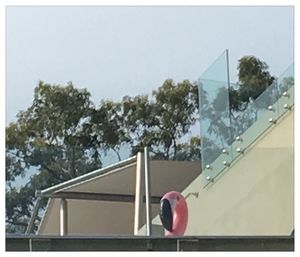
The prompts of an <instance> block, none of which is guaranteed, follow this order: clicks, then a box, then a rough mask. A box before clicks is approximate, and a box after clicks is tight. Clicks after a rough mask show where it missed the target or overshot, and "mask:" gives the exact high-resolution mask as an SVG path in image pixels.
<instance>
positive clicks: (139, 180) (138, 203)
mask: <svg viewBox="0 0 300 257" xmlns="http://www.w3.org/2000/svg"><path fill="white" fill-rule="evenodd" d="M143 169H144V168H143V154H142V153H141V152H138V153H137V156H136V175H135V208H134V235H138V233H139V229H140V226H141V222H142V214H143V198H144V191H143V190H144V172H143Z"/></svg>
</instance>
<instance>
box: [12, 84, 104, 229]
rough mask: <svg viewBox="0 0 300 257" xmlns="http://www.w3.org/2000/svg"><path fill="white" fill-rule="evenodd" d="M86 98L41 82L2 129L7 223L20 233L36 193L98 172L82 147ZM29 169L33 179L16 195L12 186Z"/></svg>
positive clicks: (69, 88)
mask: <svg viewBox="0 0 300 257" xmlns="http://www.w3.org/2000/svg"><path fill="white" fill-rule="evenodd" d="M89 98H90V94H89V93H88V92H87V91H86V90H85V89H84V90H78V89H75V88H74V87H73V85H72V83H69V84H68V85H67V86H66V87H62V86H56V85H54V86H51V85H49V84H45V83H43V82H40V83H39V85H38V87H36V89H35V92H34V100H33V103H32V105H31V106H30V107H29V108H28V109H27V110H26V111H23V112H20V113H19V114H18V119H17V121H16V122H15V123H11V124H9V126H8V127H7V128H6V182H7V183H6V184H7V190H6V223H7V224H8V227H9V231H13V230H14V227H15V226H18V227H17V229H19V230H18V231H19V232H20V229H21V227H22V226H23V228H22V230H21V232H24V229H25V228H26V225H25V224H26V222H28V219H29V217H30V211H31V209H32V207H33V204H34V201H35V197H34V194H35V190H37V189H44V188H46V187H49V186H52V185H54V184H57V183H60V182H63V181H65V180H68V179H71V178H74V177H76V176H79V175H81V174H84V173H86V172H89V171H91V170H94V169H96V168H99V167H101V161H100V159H99V156H98V155H95V152H97V148H95V147H93V146H90V145H88V144H87V143H86V142H84V140H83V138H84V137H85V134H84V130H83V124H84V123H85V122H86V120H87V119H88V118H89V116H90V113H91V109H92V107H93V105H92V103H91V101H90V99H89ZM29 169H31V170H32V169H35V170H36V174H35V175H34V176H32V177H31V178H29V181H28V182H27V183H26V184H25V185H24V186H23V187H21V188H20V189H19V190H17V189H16V188H14V187H13V186H12V185H13V183H12V182H14V181H15V179H16V177H18V176H23V177H24V176H25V175H26V173H28V172H29Z"/></svg>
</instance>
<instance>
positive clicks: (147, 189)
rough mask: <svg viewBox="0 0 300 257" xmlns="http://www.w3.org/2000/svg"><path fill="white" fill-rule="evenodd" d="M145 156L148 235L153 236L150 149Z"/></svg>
mask: <svg viewBox="0 0 300 257" xmlns="http://www.w3.org/2000/svg"><path fill="white" fill-rule="evenodd" d="M144 155H145V194H146V235H147V236H151V235H152V217H151V183H150V160H149V148H148V147H145V148H144Z"/></svg>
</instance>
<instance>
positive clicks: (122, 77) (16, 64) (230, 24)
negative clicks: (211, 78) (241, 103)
mask: <svg viewBox="0 0 300 257" xmlns="http://www.w3.org/2000/svg"><path fill="white" fill-rule="evenodd" d="M293 33H294V10H293V7H283V6H277V7H270V6H268V7H246V6H242V7H230V6H223V7H222V6H220V7H218V6H211V7H209V6H206V7H205V6H187V7H171V6H166V7H134V6H127V7H125V6H123V7H116V6H115V7H104V6H102V7H80V6H78V7H70V6H69V7H63V6H58V7H53V6H52V7H50V6H48V7H43V6H40V7H33V6H24V7H20V6H11V7H6V125H8V124H9V122H13V121H15V120H16V114H17V113H18V112H19V111H20V110H26V109H27V108H28V107H29V106H30V105H31V103H32V100H33V90H34V88H35V87H36V86H37V84H38V81H39V80H43V81H44V82H46V83H51V84H61V85H66V84H67V82H69V81H72V82H73V84H74V86H75V87H77V88H87V90H88V91H89V92H90V93H91V95H92V100H93V102H94V103H95V104H96V105H98V104H99V103H100V100H101V99H111V100H115V101H119V100H121V99H122V98H123V96H125V95H129V96H135V95H138V94H151V92H152V90H155V89H157V88H158V87H159V86H161V85H162V83H163V82H164V80H166V79H168V78H172V79H174V80H175V81H176V82H179V81H182V80H184V79H189V80H190V81H196V80H197V79H198V78H199V77H200V75H201V73H203V72H204V71H205V70H206V68H207V67H209V65H210V64H211V63H212V62H213V61H214V60H215V59H216V58H217V57H218V56H219V55H220V54H221V53H222V52H223V51H224V50H225V49H228V50H229V59H230V73H231V75H230V77H231V80H232V82H235V81H236V66H237V60H238V59H239V58H241V57H242V56H245V55H255V56H257V57H258V58H260V59H261V60H263V61H265V62H266V63H267V64H268V65H269V67H270V71H271V73H272V74H273V75H275V76H279V75H280V74H281V73H282V72H283V71H284V70H285V69H286V68H287V67H288V66H289V65H290V64H291V63H292V62H293V61H294V57H293V56H294V38H293V37H294V36H293Z"/></svg>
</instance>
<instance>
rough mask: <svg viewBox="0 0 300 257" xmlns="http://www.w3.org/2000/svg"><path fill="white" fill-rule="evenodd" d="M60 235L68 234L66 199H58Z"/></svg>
mask: <svg viewBox="0 0 300 257" xmlns="http://www.w3.org/2000/svg"><path fill="white" fill-rule="evenodd" d="M59 217H60V236H65V235H67V234H68V202H67V200H66V199H64V198H62V199H60V210H59Z"/></svg>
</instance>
